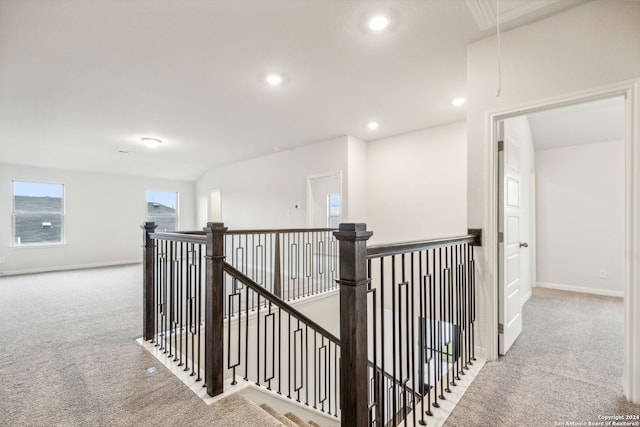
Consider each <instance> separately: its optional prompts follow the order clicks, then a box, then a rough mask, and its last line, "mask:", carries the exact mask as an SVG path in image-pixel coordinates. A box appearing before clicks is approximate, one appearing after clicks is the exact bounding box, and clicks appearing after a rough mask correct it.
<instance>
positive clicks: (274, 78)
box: [264, 74, 282, 86]
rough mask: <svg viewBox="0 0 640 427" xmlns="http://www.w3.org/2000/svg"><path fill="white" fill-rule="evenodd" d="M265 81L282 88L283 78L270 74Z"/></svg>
mask: <svg viewBox="0 0 640 427" xmlns="http://www.w3.org/2000/svg"><path fill="white" fill-rule="evenodd" d="M264 80H265V81H266V82H267V83H269V84H270V85H271V86H280V84H281V83H282V76H280V75H278V74H269V75H268V76H267V77H265V78H264Z"/></svg>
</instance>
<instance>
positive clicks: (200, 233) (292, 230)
mask: <svg viewBox="0 0 640 427" xmlns="http://www.w3.org/2000/svg"><path fill="white" fill-rule="evenodd" d="M326 231H338V229H337V228H280V229H264V230H261V229H246V230H242V229H241V230H227V231H226V232H225V233H224V234H233V235H237V234H275V233H312V232H326ZM154 234H163V235H171V236H175V235H187V236H206V235H207V232H206V231H203V230H185V231H164V232H157V233H154ZM165 240H168V239H165Z"/></svg>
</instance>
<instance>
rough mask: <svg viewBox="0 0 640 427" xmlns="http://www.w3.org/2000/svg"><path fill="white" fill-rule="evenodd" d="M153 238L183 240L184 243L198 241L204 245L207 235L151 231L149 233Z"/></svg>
mask: <svg viewBox="0 0 640 427" xmlns="http://www.w3.org/2000/svg"><path fill="white" fill-rule="evenodd" d="M149 236H150V237H151V238H152V239H153V240H170V241H173V242H185V243H199V244H203V245H206V244H207V235H206V233H205V234H202V235H199V234H193V233H185V232H169V231H163V232H156V233H151V234H150V235H149Z"/></svg>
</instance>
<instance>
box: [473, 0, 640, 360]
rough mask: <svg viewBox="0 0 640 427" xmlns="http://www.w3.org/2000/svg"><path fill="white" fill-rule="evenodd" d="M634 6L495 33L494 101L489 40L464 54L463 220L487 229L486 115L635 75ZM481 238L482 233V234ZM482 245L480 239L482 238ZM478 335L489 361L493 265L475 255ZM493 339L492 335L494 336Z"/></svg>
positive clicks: (590, 5) (597, 5)
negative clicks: (465, 147)
mask: <svg viewBox="0 0 640 427" xmlns="http://www.w3.org/2000/svg"><path fill="white" fill-rule="evenodd" d="M638 22H640V3H639V2H625V1H616V0H606V1H592V2H587V3H585V4H583V5H580V6H578V7H575V8H573V9H569V10H567V11H565V12H563V13H560V14H558V15H555V16H552V17H549V18H547V19H543V20H540V21H537V22H534V23H532V24H529V25H526V26H523V27H519V28H516V29H513V30H511V31H508V32H505V33H503V34H502V91H501V95H500V96H499V97H496V89H497V84H496V81H497V58H498V43H497V39H496V37H495V36H492V37H489V38H486V39H483V40H480V41H478V42H476V43H473V44H471V45H469V47H468V50H467V98H468V104H467V118H468V151H467V159H468V177H467V182H468V221H469V227H471V228H480V227H482V228H485V227H490V226H491V225H490V224H489V222H488V221H489V218H488V213H489V212H490V210H489V208H490V207H489V206H488V205H486V204H485V203H486V201H487V200H489V198H488V196H487V195H488V194H489V188H488V183H489V179H488V177H489V171H488V170H487V168H488V165H489V163H488V147H489V144H490V140H489V138H488V136H489V126H490V123H489V113H491V112H494V113H498V112H501V111H510V110H515V109H518V108H521V107H524V106H528V105H534V104H536V103H541V102H543V101H544V100H546V99H549V98H555V97H559V96H561V95H568V94H575V93H578V92H582V91H585V90H588V89H592V88H596V87H601V86H603V85H608V84H613V83H618V82H621V81H624V80H628V79H633V78H637V77H638V76H640V55H638V51H639V49H640V25H638ZM485 233H486V229H485ZM485 241H486V240H485ZM477 261H478V263H477V267H478V276H477V277H478V281H479V283H478V285H477V286H478V307H480V308H479V310H478V317H477V320H478V337H477V341H476V344H477V345H478V346H480V347H482V348H484V349H485V350H487V351H488V353H487V356H488V357H489V358H493V357H496V353H495V352H494V350H492V349H493V348H494V343H495V340H496V337H495V336H494V335H493V330H494V328H495V325H493V323H494V320H495V319H494V316H495V313H493V311H491V310H483V309H482V307H494V301H495V289H493V287H494V286H495V285H494V284H495V265H494V259H492V258H491V255H490V254H485V253H484V252H483V250H478V251H477ZM496 335H497V334H496Z"/></svg>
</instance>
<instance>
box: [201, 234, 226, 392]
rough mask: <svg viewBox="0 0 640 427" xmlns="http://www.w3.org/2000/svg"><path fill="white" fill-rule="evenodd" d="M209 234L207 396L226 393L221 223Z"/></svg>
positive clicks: (205, 349)
mask: <svg viewBox="0 0 640 427" xmlns="http://www.w3.org/2000/svg"><path fill="white" fill-rule="evenodd" d="M204 231H206V232H207V252H206V256H205V258H206V262H207V273H206V274H207V278H206V291H205V301H206V302H205V326H204V355H205V357H204V358H205V363H204V381H205V383H206V385H207V394H208V395H209V396H217V395H219V394H221V393H222V392H223V391H224V390H223V389H224V387H223V386H224V342H223V341H224V324H223V322H224V270H223V268H224V234H225V232H226V231H227V227H225V226H224V223H221V222H209V223H207V226H206V227H205V228H204Z"/></svg>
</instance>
